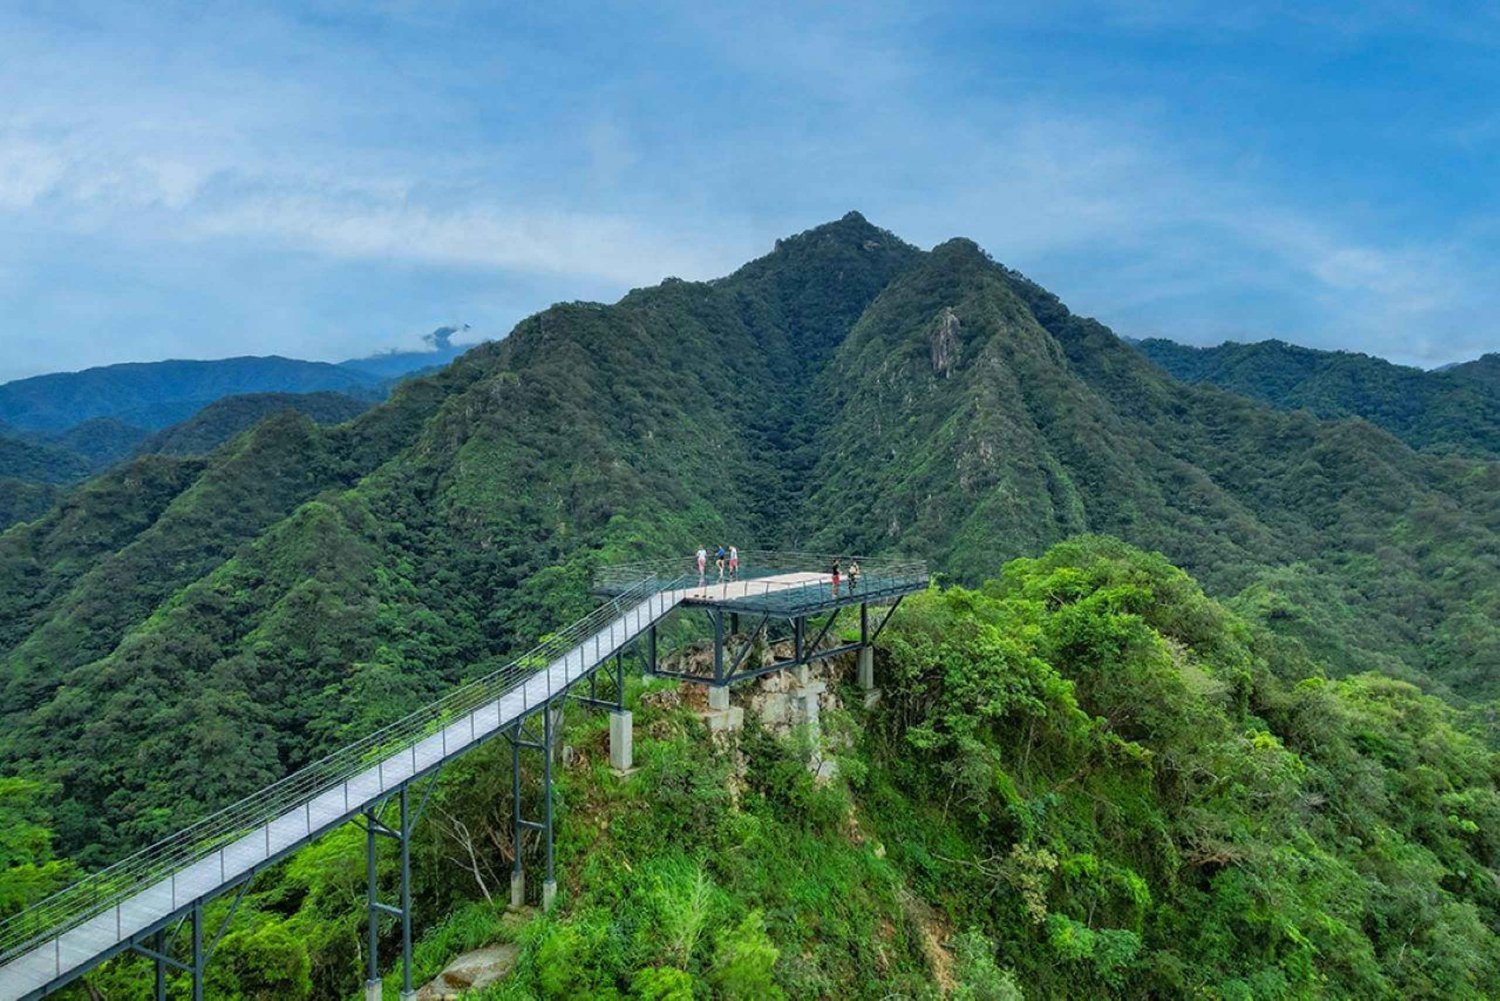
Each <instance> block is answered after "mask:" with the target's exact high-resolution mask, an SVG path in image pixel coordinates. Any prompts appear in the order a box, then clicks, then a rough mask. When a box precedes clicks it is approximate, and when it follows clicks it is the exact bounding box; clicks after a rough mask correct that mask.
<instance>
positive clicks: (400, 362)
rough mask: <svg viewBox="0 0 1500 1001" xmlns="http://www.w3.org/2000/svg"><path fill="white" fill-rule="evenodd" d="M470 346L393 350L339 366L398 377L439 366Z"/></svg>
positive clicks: (377, 376)
mask: <svg viewBox="0 0 1500 1001" xmlns="http://www.w3.org/2000/svg"><path fill="white" fill-rule="evenodd" d="M472 347H474V345H472V344H465V345H463V346H461V347H451V346H450V347H447V348H443V349H440V350H436V351H393V352H391V353H390V354H383V355H371V356H370V357H368V358H351V359H349V360H348V361H341V362H339V368H342V369H345V370H347V371H350V372H356V373H358V374H360V375H363V376H369V377H370V378H371V379H374V380H383V379H399V378H401V377H402V376H406V375H414V374H416V373H418V372H427V371H430V370H432V369H435V368H441V367H442V366H444V365H446V364H448V363H449V362H451V361H452V360H453V359H455V358H457V357H458V356H459V355H461V354H463V353H464V352H465V351H468V350H469V349H470V348H472Z"/></svg>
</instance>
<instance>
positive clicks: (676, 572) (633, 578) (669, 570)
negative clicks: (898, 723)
mask: <svg viewBox="0 0 1500 1001" xmlns="http://www.w3.org/2000/svg"><path fill="white" fill-rule="evenodd" d="M835 560H838V561H839V564H840V566H841V567H842V568H843V569H844V571H845V572H846V573H847V572H848V568H849V565H850V564H851V563H852V562H854V561H858V563H859V568H860V572H861V574H862V575H864V576H866V577H868V578H871V579H874V578H876V577H882V578H888V579H902V580H926V579H927V564H926V563H925V562H924V561H922V560H914V559H905V558H901V557H889V556H858V555H852V554H849V553H812V552H791V551H785V550H768V549H742V550H740V569H739V573H738V575H737V577H736V579H738V580H755V579H758V578H761V577H772V576H776V575H778V574H785V573H828V572H829V571H830V570H831V569H832V567H833V563H834V561H835ZM704 572H705V573H706V574H707V576H708V579H709V580H710V581H717V579H718V570H717V568H716V567H715V566H714V561H713V556H712V554H710V557H709V561H708V566H707V567H706V569H705V571H704ZM653 577H654V578H656V579H657V580H658V581H661V582H662V583H663V585H664V586H666V585H667V584H668V583H669V582H670V583H671V584H672V586H677V587H691V586H693V585H695V584H697V583H698V561H697V560H696V558H694V557H693V556H681V557H676V556H674V557H668V558H666V559H660V560H642V561H638V562H634V563H618V564H614V565H612V566H606V567H601V568H600V569H599V570H597V571H596V572H595V573H594V580H593V588H594V591H595V593H597V594H617V593H620V592H621V591H623V590H625V589H627V588H630V587H634V586H635V585H636V584H638V583H639V582H640V581H643V580H646V579H649V578H653Z"/></svg>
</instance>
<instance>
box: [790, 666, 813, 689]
mask: <svg viewBox="0 0 1500 1001" xmlns="http://www.w3.org/2000/svg"><path fill="white" fill-rule="evenodd" d="M792 677H793V678H796V679H797V684H799V685H805V684H807V683H808V682H809V681H811V680H812V668H811V667H809V666H808V665H806V664H798V665H797V666H796V667H794V668H792Z"/></svg>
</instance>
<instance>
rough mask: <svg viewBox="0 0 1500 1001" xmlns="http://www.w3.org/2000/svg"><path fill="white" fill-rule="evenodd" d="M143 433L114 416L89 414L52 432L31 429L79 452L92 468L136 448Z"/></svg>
mask: <svg viewBox="0 0 1500 1001" xmlns="http://www.w3.org/2000/svg"><path fill="white" fill-rule="evenodd" d="M146 435H147V432H146V431H144V430H143V429H141V428H138V427H134V426H132V425H130V424H126V423H125V422H124V421H120V420H116V419H115V418H113V417H92V418H90V419H89V420H86V421H84V422H83V423H81V424H75V425H73V426H72V427H70V428H68V429H67V430H66V431H62V432H59V433H55V434H49V435H40V434H37V433H35V432H33V433H32V437H33V438H34V439H40V440H45V441H46V442H47V443H48V444H51V445H54V446H56V447H57V448H63V449H67V450H68V451H69V452H72V453H73V454H74V455H79V456H82V457H83V458H84V459H85V460H86V461H87V462H88V464H89V468H90V470H91V471H93V472H98V471H99V470H101V469H104V468H105V467H106V466H109V465H112V464H114V463H115V462H118V461H119V460H120V459H123V458H125V457H126V456H128V455H130V454H132V453H133V452H135V450H136V448H137V447H138V446H139V445H140V443H141V442H142V441H143V440H144V439H145V437H146Z"/></svg>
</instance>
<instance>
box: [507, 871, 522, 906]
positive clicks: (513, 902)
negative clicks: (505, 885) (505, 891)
mask: <svg viewBox="0 0 1500 1001" xmlns="http://www.w3.org/2000/svg"><path fill="white" fill-rule="evenodd" d="M510 906H512V907H525V906H526V870H525V869H512V870H511V871H510Z"/></svg>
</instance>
